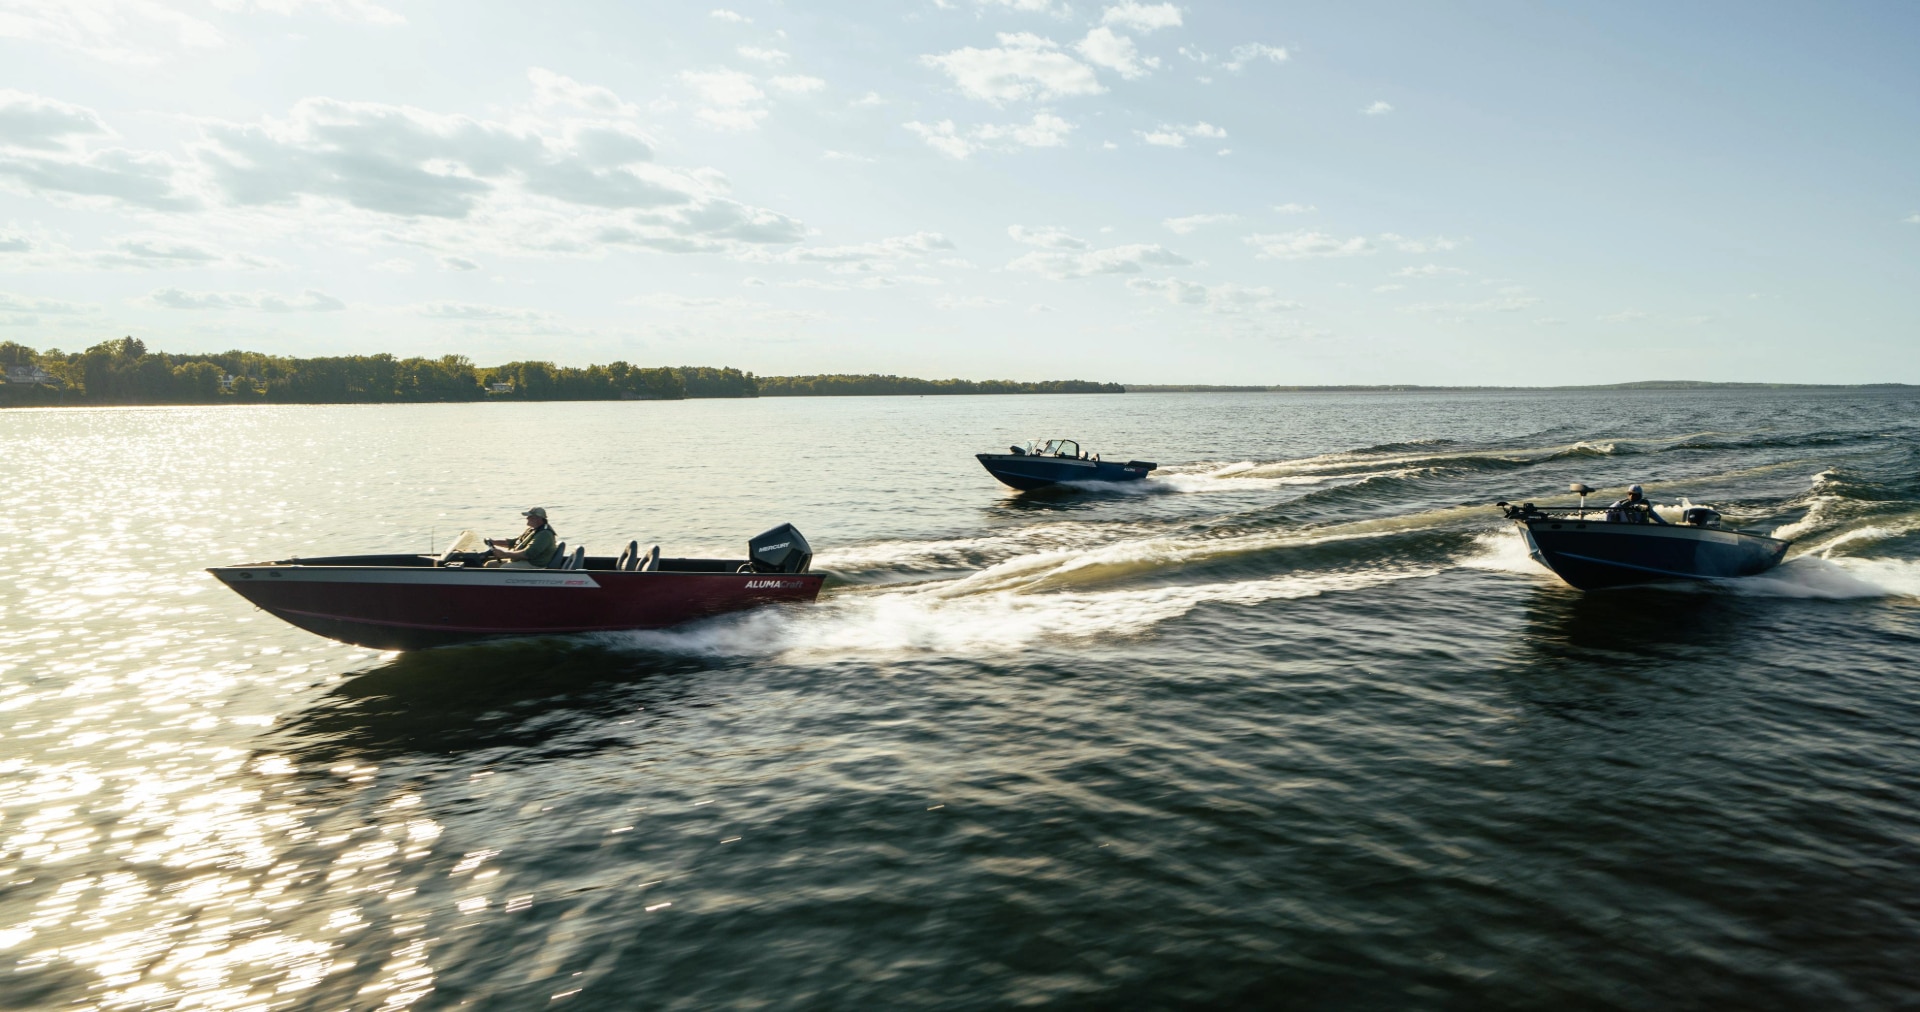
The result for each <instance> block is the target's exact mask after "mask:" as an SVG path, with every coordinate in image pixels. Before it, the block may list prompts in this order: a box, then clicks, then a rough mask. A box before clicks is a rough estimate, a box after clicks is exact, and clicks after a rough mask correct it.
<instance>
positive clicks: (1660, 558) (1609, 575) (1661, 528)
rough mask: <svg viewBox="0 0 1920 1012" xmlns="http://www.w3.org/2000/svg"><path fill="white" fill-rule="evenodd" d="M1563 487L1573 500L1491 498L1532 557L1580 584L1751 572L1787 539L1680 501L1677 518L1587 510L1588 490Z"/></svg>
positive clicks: (1647, 510) (1641, 510)
mask: <svg viewBox="0 0 1920 1012" xmlns="http://www.w3.org/2000/svg"><path fill="white" fill-rule="evenodd" d="M1570 487H1571V489H1572V491H1573V492H1575V493H1576V494H1578V495H1579V496H1580V505H1579V506H1578V507H1574V508H1566V507H1548V508H1542V507H1539V506H1535V505H1534V504H1532V503H1530V502H1529V503H1521V504H1520V505H1518V506H1513V505H1509V504H1508V503H1504V502H1502V503H1496V504H1495V505H1497V506H1499V507H1500V508H1501V509H1503V510H1505V511H1506V517H1507V519H1508V520H1511V521H1513V523H1514V526H1516V527H1518V528H1519V529H1520V536H1521V537H1523V538H1525V539H1526V542H1527V553H1528V554H1529V555H1531V556H1533V561H1535V562H1538V563H1540V564H1541V565H1543V566H1545V567H1547V568H1548V569H1550V570H1552V571H1553V572H1554V573H1555V575H1557V576H1559V577H1560V578H1561V579H1562V580H1565V581H1567V583H1569V584H1571V585H1572V586H1574V587H1576V588H1578V589H1580V590H1602V589H1604V588H1607V587H1624V586H1629V585H1632V584H1640V583H1660V582H1671V581H1678V580H1724V579H1729V578H1732V577H1738V576H1754V575H1756V574H1759V573H1764V572H1766V571H1767V570H1769V569H1772V568H1773V567H1774V566H1776V565H1779V563H1780V560H1781V559H1782V558H1784V557H1785V556H1786V554H1787V548H1788V547H1789V546H1790V545H1791V544H1792V542H1788V541H1781V540H1779V539H1778V538H1769V537H1766V536H1764V535H1760V534H1748V533H1746V532H1745V531H1736V530H1733V529H1731V528H1728V527H1724V526H1722V524H1721V521H1720V514H1719V513H1718V512H1717V511H1715V510H1713V509H1711V508H1709V507H1706V506H1689V507H1687V509H1686V510H1685V511H1684V513H1683V514H1682V517H1681V521H1680V522H1679V523H1677V524H1676V523H1667V522H1663V521H1660V520H1658V519H1657V518H1656V516H1655V515H1654V513H1653V510H1652V508H1651V507H1650V506H1649V505H1647V504H1645V503H1641V504H1639V505H1637V506H1634V507H1629V508H1624V509H1614V508H1608V509H1588V508H1587V505H1586V497H1587V495H1588V494H1589V493H1591V492H1592V491H1593V490H1592V489H1590V488H1588V487H1587V486H1585V485H1581V484H1578V483H1575V484H1574V485H1572V486H1570Z"/></svg>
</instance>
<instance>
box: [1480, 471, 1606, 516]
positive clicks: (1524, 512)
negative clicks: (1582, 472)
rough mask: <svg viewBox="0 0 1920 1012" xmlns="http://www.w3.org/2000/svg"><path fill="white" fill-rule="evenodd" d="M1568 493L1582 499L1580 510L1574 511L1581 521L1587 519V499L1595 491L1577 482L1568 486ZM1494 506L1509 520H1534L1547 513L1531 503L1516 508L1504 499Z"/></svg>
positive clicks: (1524, 503)
mask: <svg viewBox="0 0 1920 1012" xmlns="http://www.w3.org/2000/svg"><path fill="white" fill-rule="evenodd" d="M1567 491H1569V492H1572V493H1573V494H1574V495H1577V496H1579V497H1580V506H1579V508H1578V509H1576V510H1574V511H1573V513H1574V516H1575V517H1576V518H1578V519H1581V520H1584V519H1586V516H1587V497H1588V496H1590V495H1592V494H1593V489H1591V488H1588V487H1587V486H1586V485H1583V484H1581V483H1580V482H1577V481H1576V482H1574V483H1573V484H1571V485H1568V486H1567ZM1494 505H1495V506H1498V507H1500V509H1501V510H1503V511H1504V512H1505V513H1506V517H1507V519H1508V520H1532V519H1535V518H1538V517H1544V516H1546V513H1544V512H1542V511H1541V509H1540V508H1539V507H1538V506H1535V505H1534V504H1532V503H1530V502H1523V503H1521V504H1520V505H1518V506H1515V505H1513V504H1511V503H1509V502H1507V501H1506V500H1504V499H1503V500H1501V501H1499V502H1497V503H1494Z"/></svg>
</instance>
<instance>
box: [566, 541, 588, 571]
mask: <svg viewBox="0 0 1920 1012" xmlns="http://www.w3.org/2000/svg"><path fill="white" fill-rule="evenodd" d="M566 568H568V569H585V568H587V546H586V545H581V546H580V547H579V548H576V549H574V550H573V556H572V557H571V558H569V559H568V560H567V565H566Z"/></svg>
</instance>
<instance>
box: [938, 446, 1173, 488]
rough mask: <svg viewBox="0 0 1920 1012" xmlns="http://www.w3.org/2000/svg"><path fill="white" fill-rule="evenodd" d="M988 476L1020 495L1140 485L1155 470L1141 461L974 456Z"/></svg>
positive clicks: (1005, 455)
mask: <svg viewBox="0 0 1920 1012" xmlns="http://www.w3.org/2000/svg"><path fill="white" fill-rule="evenodd" d="M974 457H975V458H976V459H978V460H979V461H980V465H981V466H982V467H985V468H986V469H987V473H988V474H991V475H993V476H994V477H995V478H998V479H999V480H1000V483H1001V484H1003V485H1008V486H1011V487H1013V488H1017V489H1019V490H1021V491H1023V492H1031V491H1033V490H1034V489H1038V488H1046V487H1047V486H1049V485H1058V484H1060V483H1061V482H1068V481H1139V480H1140V479H1142V478H1145V477H1146V476H1147V474H1148V473H1149V472H1151V471H1152V470H1153V469H1154V466H1155V465H1153V464H1150V463H1147V462H1146V461H1141V460H1129V461H1127V462H1125V463H1121V462H1119V461H1114V460H1080V459H1078V458H1075V457H1049V456H1043V455H1038V454H1030V453H1029V454H1018V453H976V454H974Z"/></svg>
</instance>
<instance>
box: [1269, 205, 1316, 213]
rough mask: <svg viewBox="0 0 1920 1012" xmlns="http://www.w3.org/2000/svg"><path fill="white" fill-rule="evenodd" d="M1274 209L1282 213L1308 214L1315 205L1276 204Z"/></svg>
mask: <svg viewBox="0 0 1920 1012" xmlns="http://www.w3.org/2000/svg"><path fill="white" fill-rule="evenodd" d="M1273 209H1274V210H1275V211H1278V212H1279V213H1281V214H1306V213H1307V212H1308V211H1311V210H1313V209H1314V207H1313V205H1312V204H1275V205H1273Z"/></svg>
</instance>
